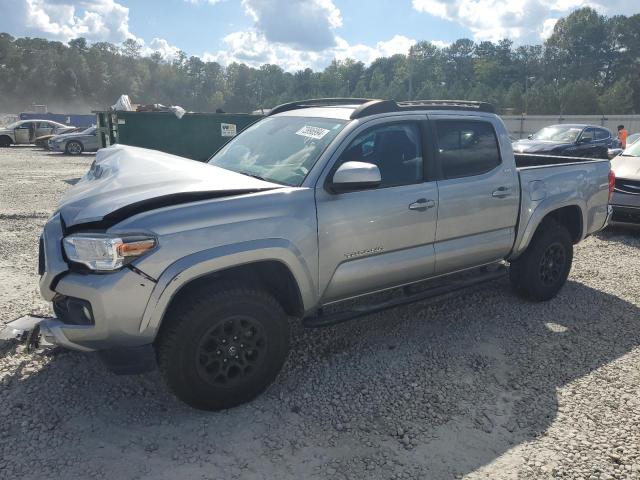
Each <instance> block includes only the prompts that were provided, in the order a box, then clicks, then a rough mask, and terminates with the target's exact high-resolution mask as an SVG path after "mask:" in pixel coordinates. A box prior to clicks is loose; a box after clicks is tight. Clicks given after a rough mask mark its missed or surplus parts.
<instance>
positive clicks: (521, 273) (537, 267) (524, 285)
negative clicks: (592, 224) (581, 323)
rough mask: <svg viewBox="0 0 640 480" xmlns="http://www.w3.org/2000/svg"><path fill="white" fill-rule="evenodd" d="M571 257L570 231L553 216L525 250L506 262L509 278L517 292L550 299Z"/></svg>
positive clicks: (526, 295) (528, 297)
mask: <svg viewBox="0 0 640 480" xmlns="http://www.w3.org/2000/svg"><path fill="white" fill-rule="evenodd" d="M572 261H573V242H572V240H571V235H570V234H569V231H568V230H567V229H566V228H565V227H564V226H562V225H560V224H558V223H557V222H555V221H553V220H545V221H544V222H543V223H542V225H540V226H539V227H538V230H537V231H536V233H535V234H534V236H533V238H532V239H531V243H530V244H529V247H528V248H527V250H526V251H525V252H524V253H523V254H522V255H521V256H520V257H518V258H517V259H516V260H514V261H513V262H511V265H510V266H509V279H510V280H511V285H512V286H513V288H514V290H515V291H516V293H518V294H519V295H520V296H522V297H524V298H527V299H529V300H534V301H544V300H550V299H552V298H553V297H555V296H556V295H557V294H558V292H559V291H560V289H561V288H562V287H563V286H564V284H565V282H566V281H567V277H568V276H569V271H570V270H571V263H572Z"/></svg>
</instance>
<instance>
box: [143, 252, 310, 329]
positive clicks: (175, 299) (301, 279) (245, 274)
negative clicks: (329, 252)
mask: <svg viewBox="0 0 640 480" xmlns="http://www.w3.org/2000/svg"><path fill="white" fill-rule="evenodd" d="M265 242H267V241H255V242H247V243H250V244H253V245H242V244H241V245H236V246H233V247H231V248H233V249H234V250H235V251H234V252H229V251H228V250H226V251H225V252H224V255H221V254H222V253H223V252H221V251H220V249H223V248H224V247H218V248H215V249H212V250H209V251H205V252H198V253H196V254H192V255H189V256H188V257H185V258H183V259H180V260H178V261H177V262H174V263H173V264H172V265H171V266H170V267H169V268H167V269H166V270H165V272H164V273H163V274H162V275H161V276H160V278H159V279H158V282H157V283H156V287H155V288H154V291H153V293H152V296H151V298H150V299H149V302H148V304H147V308H146V309H145V313H144V316H143V319H142V322H141V324H140V332H143V331H148V333H150V334H151V335H153V336H155V335H156V334H157V332H158V330H159V329H160V327H161V324H162V322H163V320H164V318H165V316H166V315H167V313H168V312H169V311H170V309H171V308H173V307H175V306H176V305H178V304H179V302H180V299H181V298H184V296H185V295H188V294H189V293H190V292H193V291H194V290H197V289H200V288H206V286H207V285H209V284H212V285H214V284H215V283H218V282H224V281H229V280H231V281H238V282H240V283H247V284H251V285H259V286H260V287H261V288H264V289H265V290H266V291H267V292H269V293H270V294H271V295H272V296H273V297H274V298H275V299H276V300H277V301H278V302H279V303H280V304H281V305H282V307H283V309H284V310H285V312H287V314H289V315H292V316H298V317H302V316H303V315H304V314H305V313H306V312H307V311H308V310H309V309H311V308H313V305H315V303H316V302H317V295H316V294H315V293H314V292H315V287H314V285H315V282H313V281H312V278H311V274H310V272H309V269H308V268H307V267H306V265H305V264H304V263H303V262H301V260H300V259H301V258H302V257H301V256H300V255H299V252H298V251H297V249H295V247H293V246H292V245H291V244H290V243H289V242H288V241H286V240H276V241H275V243H276V244H277V246H276V245H274V244H273V243H271V242H269V243H270V245H269V247H267V246H266V245H264V246H263V247H261V248H256V247H257V246H258V245H255V244H264V243H265ZM243 247H249V249H248V250H246V249H244V248H243ZM149 331H150V332H149Z"/></svg>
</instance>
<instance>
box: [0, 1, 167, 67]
mask: <svg viewBox="0 0 640 480" xmlns="http://www.w3.org/2000/svg"><path fill="white" fill-rule="evenodd" d="M4 1H5V2H9V3H8V5H7V8H3V12H2V14H1V15H0V31H6V32H11V33H13V34H14V35H28V36H45V37H47V38H51V39H55V40H60V41H63V42H68V41H69V40H71V39H73V38H77V37H84V38H86V39H87V40H89V41H93V42H97V41H106V42H113V43H116V44H117V43H121V42H123V41H125V40H128V39H133V40H136V41H137V42H138V43H139V44H140V45H141V47H142V53H143V54H144V55H151V54H152V53H154V52H159V53H160V55H162V57H163V58H165V59H171V58H174V57H175V55H176V54H177V52H178V50H179V49H178V48H177V47H175V46H173V45H170V44H169V42H167V41H166V40H164V39H162V38H154V39H153V40H151V42H149V44H148V45H147V44H146V43H145V41H144V40H143V39H141V38H138V37H136V36H135V35H134V34H133V33H132V32H131V31H130V30H129V9H128V8H127V7H125V6H124V5H122V4H120V3H118V2H117V1H115V0H78V1H73V0H4Z"/></svg>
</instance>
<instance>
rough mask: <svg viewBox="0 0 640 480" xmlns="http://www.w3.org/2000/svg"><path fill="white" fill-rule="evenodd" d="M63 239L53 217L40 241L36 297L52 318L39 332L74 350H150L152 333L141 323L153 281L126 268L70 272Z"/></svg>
mask: <svg viewBox="0 0 640 480" xmlns="http://www.w3.org/2000/svg"><path fill="white" fill-rule="evenodd" d="M63 237H64V229H63V225H62V221H61V219H60V216H59V214H56V215H54V216H53V217H51V219H49V221H48V222H47V223H46V225H45V227H44V232H43V235H42V237H41V239H40V255H39V257H40V259H39V268H38V270H39V273H40V275H41V276H40V293H41V294H42V296H43V297H44V299H45V300H48V301H50V302H52V305H53V311H54V312H55V317H52V318H49V319H47V320H46V321H44V322H42V323H41V326H40V328H41V330H42V331H43V332H45V331H46V333H47V335H48V336H49V338H51V341H52V342H54V343H56V344H57V345H61V346H64V347H66V348H70V349H72V350H81V351H94V350H97V351H102V350H109V349H113V348H119V347H138V346H141V345H145V344H151V343H152V342H153V340H154V338H155V333H156V332H155V331H153V330H151V329H142V328H141V322H142V318H143V315H144V311H145V308H146V306H147V302H148V301H149V298H150V297H151V293H152V291H153V289H154V287H155V280H153V279H152V278H150V277H148V276H143V275H141V274H140V273H137V272H136V271H135V270H134V269H131V268H128V267H125V268H122V269H120V270H117V271H114V272H110V273H93V272H82V271H72V270H70V269H69V265H68V264H67V262H66V260H65V258H64V256H63V252H62V239H63Z"/></svg>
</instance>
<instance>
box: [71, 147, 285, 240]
mask: <svg viewBox="0 0 640 480" xmlns="http://www.w3.org/2000/svg"><path fill="white" fill-rule="evenodd" d="M281 187H282V185H279V184H276V183H270V182H265V181H262V180H258V179H255V178H252V177H248V176H246V175H242V174H240V173H235V172H232V171H229V170H225V169H223V168H219V167H214V166H213V165H208V164H206V163H201V162H197V161H194V160H189V159H186V158H183V157H178V156H176V155H170V154H168V153H163V152H159V151H157V150H149V149H146V148H138V147H130V146H127V145H113V146H111V147H108V148H103V149H101V150H99V151H98V153H97V154H96V159H95V161H94V162H93V163H92V165H91V168H90V169H89V171H88V172H87V173H86V174H85V176H84V177H82V178H81V179H80V180H79V181H78V183H76V185H75V186H73V187H72V188H71V189H70V190H68V192H67V193H66V195H65V196H64V197H63V198H62V200H61V202H60V213H61V215H62V219H63V220H64V222H65V225H66V227H71V226H74V225H78V224H84V223H90V222H103V223H106V224H107V225H105V226H106V227H108V226H110V225H112V224H114V223H117V222H118V221H120V220H123V219H124V218H127V217H129V216H132V215H135V214H136V213H140V212H143V211H147V210H153V209H156V208H161V207H165V206H168V205H175V204H179V203H186V202H191V201H197V200H204V199H208V198H218V197H225V196H232V195H242V194H248V193H254V192H259V191H262V190H271V189H274V188H281Z"/></svg>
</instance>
